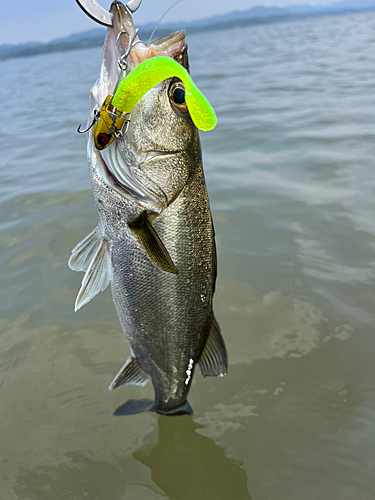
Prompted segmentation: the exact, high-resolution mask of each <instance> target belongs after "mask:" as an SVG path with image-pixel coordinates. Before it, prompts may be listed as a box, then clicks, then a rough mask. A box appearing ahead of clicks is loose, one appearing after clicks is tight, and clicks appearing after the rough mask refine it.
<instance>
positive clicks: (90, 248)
mask: <svg viewBox="0 0 375 500" xmlns="http://www.w3.org/2000/svg"><path fill="white" fill-rule="evenodd" d="M101 241H102V236H101V234H100V231H99V229H98V228H97V227H96V228H95V229H94V230H93V231H91V233H90V234H88V235H87V236H86V237H85V238H83V240H81V241H80V242H79V243H78V244H77V245H76V246H75V247H74V248H73V250H72V255H71V257H70V259H69V262H68V264H69V267H70V269H71V270H72V271H87V269H88V267H89V265H90V263H91V261H92V259H93V258H94V255H95V254H96V252H97V251H98V248H99V245H100V243H101Z"/></svg>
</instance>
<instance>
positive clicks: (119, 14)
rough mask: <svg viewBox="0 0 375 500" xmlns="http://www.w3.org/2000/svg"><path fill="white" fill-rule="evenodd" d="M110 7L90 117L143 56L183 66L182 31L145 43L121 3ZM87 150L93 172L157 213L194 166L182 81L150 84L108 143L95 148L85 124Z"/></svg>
mask: <svg viewBox="0 0 375 500" xmlns="http://www.w3.org/2000/svg"><path fill="white" fill-rule="evenodd" d="M110 12H111V13H112V15H113V26H112V27H109V28H107V33H106V37H105V41H104V47H103V57H102V62H101V69H100V73H99V78H98V80H97V82H96V83H95V85H94V86H93V88H92V89H91V94H90V105H91V118H93V117H94V116H95V113H98V112H99V110H100V109H101V108H102V106H103V103H105V102H106V99H107V98H108V95H110V94H114V93H115V91H116V88H117V86H118V84H119V83H120V81H121V80H122V79H123V78H126V76H127V75H128V74H129V73H130V72H131V71H132V70H133V69H134V68H135V67H136V66H138V65H139V64H140V63H142V62H143V61H145V60H146V59H149V58H153V57H158V56H167V57H172V58H173V59H174V60H175V61H177V62H178V63H179V64H181V65H182V66H183V67H184V68H185V69H187V70H189V62H188V55H187V45H186V41H185V31H183V30H180V31H176V32H174V33H172V34H170V35H168V36H165V37H163V38H160V39H159V40H156V41H154V42H152V43H150V44H145V43H144V42H142V41H141V40H140V39H139V37H138V35H137V31H136V29H135V26H134V23H133V19H132V16H131V14H130V12H129V10H128V9H127V8H126V6H124V5H123V4H122V3H121V2H119V1H115V2H113V3H112V5H111V7H110ZM119 61H120V63H121V62H122V68H121V64H120V65H119ZM124 61H125V64H124ZM114 118H116V116H115V117H114ZM112 139H113V138H112ZM88 149H89V158H90V157H91V159H92V160H93V161H92V162H91V163H92V164H93V163H95V165H96V166H97V167H98V172H99V174H100V173H102V174H103V172H105V174H106V176H107V178H108V176H109V177H112V181H113V182H114V185H116V186H117V188H118V189H117V190H118V191H122V192H123V194H124V195H125V196H127V197H128V198H131V199H132V200H133V201H134V202H136V203H139V204H140V205H142V206H143V207H146V208H147V209H148V210H150V211H151V212H156V213H160V212H161V211H162V210H163V209H164V208H166V207H167V206H168V205H169V204H170V203H171V202H172V201H173V200H174V199H175V198H176V196H177V195H178V194H179V192H180V191H181V190H182V189H183V186H184V185H185V184H186V182H187V181H188V179H189V177H190V175H191V174H192V172H193V171H194V166H195V164H196V161H195V160H196V157H197V155H198V160H200V145H199V134H198V130H197V128H196V127H195V125H194V123H193V122H192V120H191V118H190V115H189V112H188V109H187V107H186V103H185V99H184V84H183V83H182V82H181V81H180V80H179V79H177V78H168V79H167V80H164V81H162V82H161V83H159V84H158V85H156V86H155V87H153V88H152V89H151V90H150V91H149V92H147V93H146V94H145V95H144V96H143V97H142V98H141V99H140V100H139V102H138V103H137V104H136V105H135V107H134V108H133V109H132V111H131V113H130V114H129V115H127V116H125V120H124V126H123V128H122V130H121V131H120V134H117V132H116V140H111V142H109V141H108V147H105V148H103V149H102V150H100V148H98V145H97V144H95V133H94V131H93V130H92V129H91V131H90V134H89V142H88ZM193 157H194V161H193Z"/></svg>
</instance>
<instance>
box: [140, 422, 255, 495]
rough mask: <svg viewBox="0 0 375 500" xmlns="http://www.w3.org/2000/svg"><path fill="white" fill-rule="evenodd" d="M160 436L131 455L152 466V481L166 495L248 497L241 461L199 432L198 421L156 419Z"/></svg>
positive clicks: (200, 427)
mask: <svg viewBox="0 0 375 500" xmlns="http://www.w3.org/2000/svg"><path fill="white" fill-rule="evenodd" d="M158 427H159V429H158V430H159V440H158V442H157V444H156V445H155V446H152V447H150V446H147V445H146V446H142V447H141V448H140V449H138V450H137V451H135V452H134V453H133V455H132V456H133V458H134V459H135V460H138V461H139V462H141V463H142V464H144V465H146V466H147V467H149V468H150V470H151V477H152V481H153V483H154V484H155V485H156V486H158V487H159V488H160V489H161V490H163V491H164V492H165V493H166V494H167V496H168V498H171V499H176V500H179V499H181V500H190V499H192V500H193V499H194V500H196V499H197V498H204V499H205V500H210V499H215V500H218V499H223V500H224V499H225V500H228V499H229V498H231V499H233V500H251V497H250V494H249V492H248V490H247V475H246V472H245V470H244V469H243V468H242V463H241V462H240V461H238V460H233V459H230V458H228V457H227V456H226V455H225V450H224V448H222V447H221V446H217V445H216V444H215V443H214V441H212V439H210V438H208V437H206V436H202V435H201V434H198V433H197V432H196V431H197V429H202V428H203V426H202V425H199V424H197V423H196V422H194V421H193V419H192V418H191V417H190V416H188V415H185V416H182V417H174V418H171V417H165V416H160V417H159V419H158Z"/></svg>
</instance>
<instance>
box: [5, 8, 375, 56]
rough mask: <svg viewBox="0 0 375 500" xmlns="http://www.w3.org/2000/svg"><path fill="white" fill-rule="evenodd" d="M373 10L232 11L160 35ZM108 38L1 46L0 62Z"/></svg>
mask: <svg viewBox="0 0 375 500" xmlns="http://www.w3.org/2000/svg"><path fill="white" fill-rule="evenodd" d="M372 10H375V0H341V1H339V2H334V3H331V4H329V5H289V6H287V7H286V8H278V7H263V6H257V7H253V8H252V9H249V10H245V11H239V10H237V11H232V12H229V13H227V14H223V15H218V16H213V17H210V18H207V19H200V20H197V21H192V22H188V23H186V22H183V21H181V22H179V23H169V24H162V25H161V26H159V28H158V31H157V34H158V36H159V37H160V36H163V35H166V34H168V33H170V32H171V31H173V30H176V29H181V28H184V29H186V31H187V32H188V33H197V32H201V31H212V30H219V29H220V30H223V29H230V28H234V27H238V26H249V25H252V24H263V23H271V22H279V21H283V20H291V19H301V18H305V17H310V16H322V15H332V14H334V15H338V14H346V13H350V12H366V11H372ZM153 29H154V24H147V25H144V26H141V27H140V35H141V38H143V39H144V40H147V38H148V37H149V36H150V34H151V33H152V31H153ZM104 34H105V30H104V28H95V29H92V30H90V31H86V32H84V33H76V34H73V35H70V36H68V37H66V38H59V39H57V40H52V41H51V42H49V43H40V42H30V43H25V44H20V45H0V60H5V59H10V58H15V57H27V56H33V55H37V54H46V53H49V52H64V51H68V50H77V49H85V48H89V47H97V46H100V45H102V43H103V39H104Z"/></svg>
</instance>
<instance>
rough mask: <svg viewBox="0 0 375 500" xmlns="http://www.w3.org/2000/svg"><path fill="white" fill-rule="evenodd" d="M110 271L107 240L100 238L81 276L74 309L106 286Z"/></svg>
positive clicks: (85, 302) (109, 278)
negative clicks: (97, 246) (98, 244)
mask: <svg viewBox="0 0 375 500" xmlns="http://www.w3.org/2000/svg"><path fill="white" fill-rule="evenodd" d="M111 272H112V267H111V258H110V255H109V250H108V248H107V242H106V240H105V239H104V238H102V241H101V244H100V246H99V248H98V250H97V252H96V254H95V256H94V258H93V259H92V261H91V263H90V265H89V267H88V269H87V271H86V273H85V275H84V277H83V280H82V284H81V288H80V290H79V292H78V295H77V299H76V303H75V307H74V310H75V311H78V309H80V308H81V307H82V306H84V305H85V304H87V302H90V300H91V299H92V298H94V297H95V295H97V294H98V293H99V292H102V291H103V290H105V289H106V288H107V286H108V284H109V282H110V280H111Z"/></svg>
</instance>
